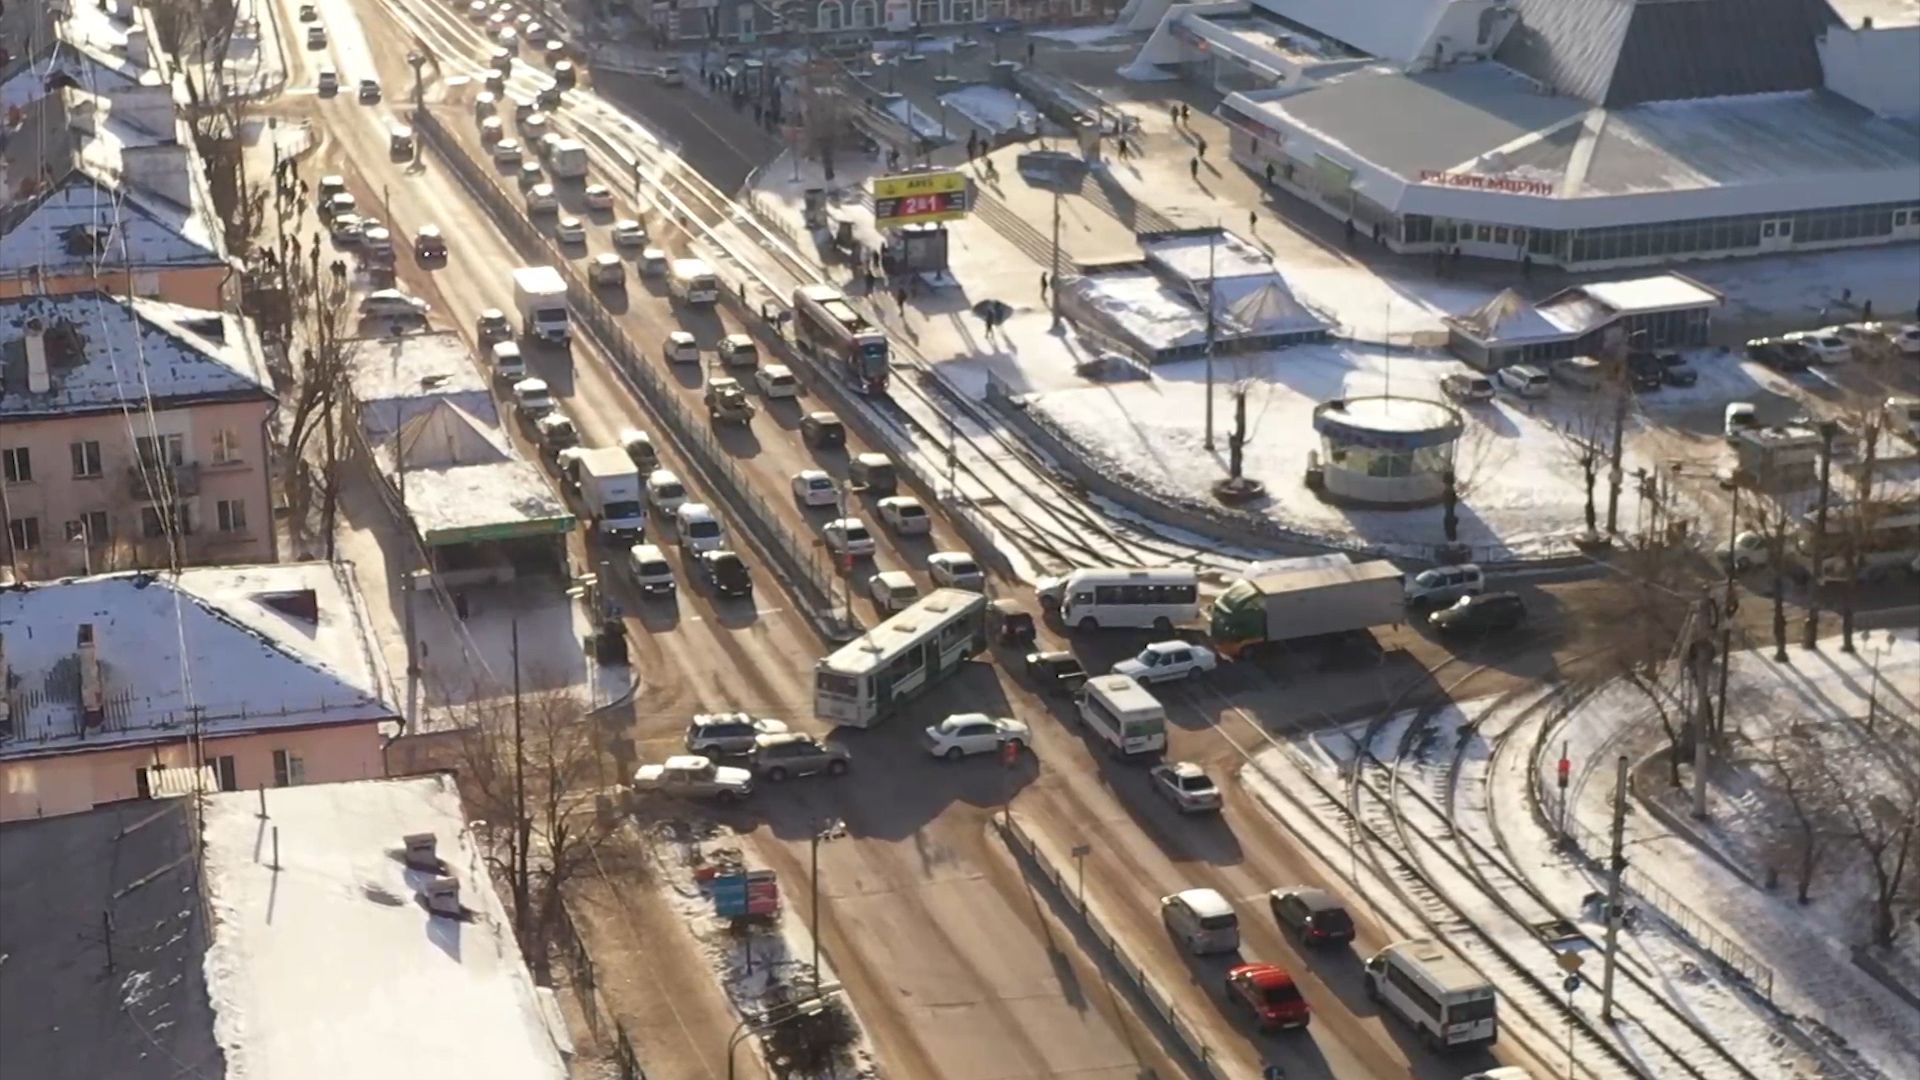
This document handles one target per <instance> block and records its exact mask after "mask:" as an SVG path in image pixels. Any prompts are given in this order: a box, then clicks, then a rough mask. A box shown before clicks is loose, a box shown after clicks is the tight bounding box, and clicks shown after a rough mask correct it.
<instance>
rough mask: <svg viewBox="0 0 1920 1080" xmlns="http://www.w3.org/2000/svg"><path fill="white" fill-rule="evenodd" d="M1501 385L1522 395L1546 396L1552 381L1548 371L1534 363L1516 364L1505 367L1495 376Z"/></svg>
mask: <svg viewBox="0 0 1920 1080" xmlns="http://www.w3.org/2000/svg"><path fill="white" fill-rule="evenodd" d="M1493 377H1494V378H1495V379H1496V380H1498V381H1499V383H1500V385H1501V386H1504V387H1506V388H1507V389H1509V390H1511V391H1513V392H1514V393H1516V394H1519V395H1520V396H1521V397H1530V398H1533V397H1546V396H1547V390H1548V389H1549V388H1550V387H1551V386H1552V381H1551V380H1549V379H1548V378H1547V373H1546V372H1544V371H1541V370H1540V369H1539V368H1537V367H1534V366H1533V365H1532V364H1514V365H1513V366H1511V367H1503V368H1501V369H1500V370H1499V371H1498V372H1496V373H1495V374H1494V376H1493Z"/></svg>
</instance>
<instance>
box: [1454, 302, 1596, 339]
mask: <svg viewBox="0 0 1920 1080" xmlns="http://www.w3.org/2000/svg"><path fill="white" fill-rule="evenodd" d="M1446 322H1447V325H1449V326H1451V327H1453V328H1454V329H1456V330H1459V331H1460V332H1462V333H1464V334H1466V335H1468V336H1470V337H1472V338H1473V339H1474V340H1476V341H1483V342H1500V343H1502V344H1518V343H1521V342H1528V341H1560V340H1563V339H1565V338H1566V337H1567V336H1568V331H1567V328H1566V327H1565V326H1562V325H1561V324H1559V323H1557V322H1553V321H1552V320H1550V319H1548V318H1547V317H1546V316H1544V315H1542V314H1541V313H1540V311H1539V310H1538V309H1537V308H1535V307H1534V306H1533V304H1532V303H1531V302H1530V301H1528V300H1527V298H1526V297H1524V296H1521V295H1520V294H1519V293H1518V292H1515V291H1514V290H1512V289H1502V290H1501V291H1500V293H1499V295H1497V296H1495V297H1494V298H1493V299H1491V300H1489V301H1487V302H1486V303H1484V304H1482V305H1480V306H1479V307H1478V308H1476V309H1474V310H1473V311H1471V312H1468V313H1467V314H1465V315H1453V316H1448V317H1447V318H1446Z"/></svg>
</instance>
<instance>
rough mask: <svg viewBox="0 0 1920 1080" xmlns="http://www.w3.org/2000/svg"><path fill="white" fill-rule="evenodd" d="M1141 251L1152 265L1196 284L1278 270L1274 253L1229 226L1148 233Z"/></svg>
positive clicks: (1141, 241) (1264, 273) (1142, 238)
mask: <svg viewBox="0 0 1920 1080" xmlns="http://www.w3.org/2000/svg"><path fill="white" fill-rule="evenodd" d="M1140 250H1142V251H1144V252H1146V253H1147V262H1148V264H1149V265H1152V266H1155V267H1158V268H1160V269H1162V270H1164V271H1166V272H1167V273H1168V274H1170V275H1172V276H1173V277H1175V278H1177V279H1179V280H1181V281H1184V282H1188V283H1190V284H1194V285H1196V286H1197V285H1200V284H1203V283H1204V282H1206V281H1207V279H1209V278H1212V279H1214V280H1216V281H1223V280H1225V279H1227V278H1237V277H1247V276H1249V275H1261V276H1264V275H1268V274H1272V273H1273V272H1274V267H1273V256H1271V255H1269V254H1267V253H1266V252H1264V251H1262V250H1260V249H1259V248H1257V247H1254V246H1253V245H1252V244H1249V243H1247V242H1246V241H1245V240H1242V239H1240V238H1239V237H1238V236H1235V235H1234V234H1233V233H1232V232H1230V231H1228V230H1226V229H1192V230H1183V231H1181V232H1177V233H1161V234H1157V235H1156V234H1153V233H1148V234H1145V235H1143V236H1142V237H1141V238H1140Z"/></svg>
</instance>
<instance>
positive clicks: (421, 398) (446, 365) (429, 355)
mask: <svg viewBox="0 0 1920 1080" xmlns="http://www.w3.org/2000/svg"><path fill="white" fill-rule="evenodd" d="M351 348H352V349H353V398H354V400H355V401H356V402H358V403H359V405H360V426H361V428H362V429H363V430H364V431H365V432H366V435H367V441H368V442H370V443H374V444H378V443H381V442H384V441H386V440H387V439H388V438H390V437H391V436H392V433H393V429H394V427H395V425H397V424H404V423H406V422H407V420H408V419H409V418H411V417H414V416H417V415H420V414H422V413H425V412H427V411H429V410H430V409H432V408H433V406H434V405H435V403H437V402H450V403H452V404H454V405H457V406H459V407H460V409H461V411H462V412H463V413H465V414H466V415H468V416H471V417H473V418H475V419H476V420H478V421H480V422H482V423H484V424H486V425H487V426H489V427H493V428H496V429H497V427H498V425H499V423H500V413H499V408H498V407H497V406H496V405H495V404H494V399H493V393H492V392H491V391H490V390H489V389H488V388H487V380H486V379H485V377H483V376H482V375H481V374H480V369H479V368H478V367H476V366H475V364H474V362H473V356H472V353H471V351H470V350H469V349H468V348H467V343H466V342H465V341H464V340H462V339H461V337H460V335H459V334H456V333H454V332H453V331H451V330H442V331H437V332H434V333H426V334H396V335H392V336H388V337H378V338H354V339H353V340H352V342H351Z"/></svg>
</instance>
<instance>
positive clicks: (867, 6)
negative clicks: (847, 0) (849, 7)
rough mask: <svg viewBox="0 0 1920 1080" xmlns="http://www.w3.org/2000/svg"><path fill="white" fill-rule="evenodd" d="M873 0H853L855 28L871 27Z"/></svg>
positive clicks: (869, 28)
mask: <svg viewBox="0 0 1920 1080" xmlns="http://www.w3.org/2000/svg"><path fill="white" fill-rule="evenodd" d="M873 12H874V3H873V0H853V26H854V29H856V30H871V29H873Z"/></svg>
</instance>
